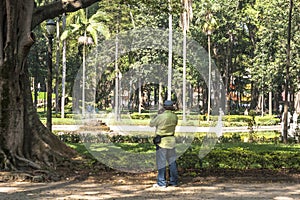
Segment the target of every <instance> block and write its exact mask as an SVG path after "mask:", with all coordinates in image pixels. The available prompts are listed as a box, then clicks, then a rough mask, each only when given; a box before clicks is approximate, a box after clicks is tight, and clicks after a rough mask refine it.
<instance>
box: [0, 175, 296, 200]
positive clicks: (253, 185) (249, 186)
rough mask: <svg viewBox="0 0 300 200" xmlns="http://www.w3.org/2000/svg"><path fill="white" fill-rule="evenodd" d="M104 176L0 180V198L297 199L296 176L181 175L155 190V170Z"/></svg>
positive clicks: (31, 199)
mask: <svg viewBox="0 0 300 200" xmlns="http://www.w3.org/2000/svg"><path fill="white" fill-rule="evenodd" d="M103 175H104V174H103ZM105 175H107V174H105ZM105 175H104V176H105ZM104 176H103V177H102V176H101V174H97V176H86V177H82V176H80V177H77V178H74V179H72V180H65V181H58V182H49V183H33V182H0V199H1V200H2V199H3V200H4V199H5V200H27V199H28V200H42V199H56V200H62V199H89V200H91V199H92V200H97V199H106V200H113V199H123V200H142V199H150V200H152V199H153V200H157V199H166V200H174V199H184V200H188V199H190V200H199V199H216V200H221V199H222V200H224V199H225V200H227V199H236V200H240V199H243V200H244V199H275V200H291V199H295V200H296V199H300V184H299V181H297V179H298V178H299V177H297V178H296V179H293V180H292V181H289V180H288V179H287V177H284V178H282V177H278V179H277V178H276V177H275V178H272V179H268V180H267V179H266V177H259V176H260V175H259V174H258V177H253V176H252V177H251V178H249V177H232V178H228V177H225V178H224V177H223V178H220V177H211V176H209V177H197V178H184V179H183V180H182V182H181V185H180V187H176V188H175V187H169V188H166V189H156V188H152V187H151V186H152V184H153V183H154V182H155V174H154V173H151V174H145V175H133V176H130V175H129V174H127V175H124V174H118V173H113V174H110V177H107V176H105V177H104ZM262 179H264V180H265V181H262Z"/></svg>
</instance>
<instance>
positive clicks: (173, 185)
mask: <svg viewBox="0 0 300 200" xmlns="http://www.w3.org/2000/svg"><path fill="white" fill-rule="evenodd" d="M168 187H178V185H177V184H176V185H175V184H169V185H168Z"/></svg>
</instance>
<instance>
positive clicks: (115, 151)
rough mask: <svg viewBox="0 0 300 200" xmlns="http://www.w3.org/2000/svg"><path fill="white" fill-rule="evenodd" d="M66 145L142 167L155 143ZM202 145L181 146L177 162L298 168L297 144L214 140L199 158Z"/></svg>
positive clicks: (92, 155)
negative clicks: (215, 142) (208, 150)
mask: <svg viewBox="0 0 300 200" xmlns="http://www.w3.org/2000/svg"><path fill="white" fill-rule="evenodd" d="M68 145H69V146H71V147H72V148H74V149H76V150H77V151H78V152H79V153H80V154H84V155H87V156H88V157H89V158H90V159H92V160H95V159H97V160H98V161H100V162H103V161H104V164H107V165H108V166H110V167H112V168H113V167H114V166H123V167H124V168H126V167H127V168H128V167H132V163H135V164H136V166H138V165H139V163H140V165H141V166H144V167H145V169H147V167H148V168H149V169H150V168H151V167H152V168H153V166H155V146H154V145H153V144H151V143H145V144H140V143H114V144H113V143H110V144H107V143H97V144H85V145H84V144H82V143H68ZM87 148H88V149H89V150H87ZM202 148H203V147H202V146H201V144H192V145H191V146H189V147H188V146H185V148H182V149H181V150H182V152H180V155H179V156H180V157H179V158H178V160H177V162H178V166H179V167H180V168H184V169H193V170H197V169H210V168H214V169H220V168H221V169H238V170H241V169H272V170H277V169H283V168H286V169H288V168H292V169H295V170H300V144H294V145H284V144H257V143H217V144H216V146H215V147H214V148H213V149H212V150H211V151H210V152H209V153H208V154H207V155H206V156H205V157H203V158H201V159H200V158H199V157H198V155H199V152H200V151H201V149H202ZM179 149H180V146H179ZM141 158H142V159H141ZM143 163H144V164H143ZM145 163H146V164H145Z"/></svg>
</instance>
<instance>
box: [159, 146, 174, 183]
mask: <svg viewBox="0 0 300 200" xmlns="http://www.w3.org/2000/svg"><path fill="white" fill-rule="evenodd" d="M166 162H168V164H169V176H170V181H169V185H177V184H178V171H177V164H176V151H175V148H173V149H165V148H161V147H159V146H158V145H156V166H157V169H158V176H157V184H158V185H159V186H167V180H166Z"/></svg>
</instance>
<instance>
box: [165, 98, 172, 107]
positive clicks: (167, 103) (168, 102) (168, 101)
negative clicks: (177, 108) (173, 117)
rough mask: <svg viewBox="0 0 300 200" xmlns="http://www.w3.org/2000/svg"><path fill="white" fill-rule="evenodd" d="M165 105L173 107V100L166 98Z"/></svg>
mask: <svg viewBox="0 0 300 200" xmlns="http://www.w3.org/2000/svg"><path fill="white" fill-rule="evenodd" d="M164 107H173V101H171V100H166V101H165V102H164Z"/></svg>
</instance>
